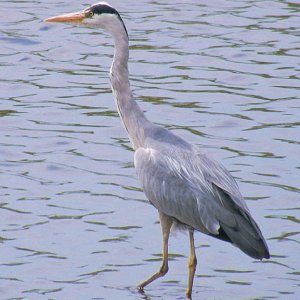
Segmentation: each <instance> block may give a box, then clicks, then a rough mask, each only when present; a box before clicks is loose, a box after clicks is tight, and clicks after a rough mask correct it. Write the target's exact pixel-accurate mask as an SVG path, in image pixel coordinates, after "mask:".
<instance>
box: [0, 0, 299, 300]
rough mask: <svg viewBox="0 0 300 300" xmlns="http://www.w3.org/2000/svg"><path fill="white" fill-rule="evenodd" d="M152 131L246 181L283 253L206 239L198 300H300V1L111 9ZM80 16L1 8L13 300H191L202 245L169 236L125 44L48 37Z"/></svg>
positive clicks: (0, 121)
mask: <svg viewBox="0 0 300 300" xmlns="http://www.w3.org/2000/svg"><path fill="white" fill-rule="evenodd" d="M111 4H113V5H114V6H115V7H116V8H117V9H118V10H119V11H120V12H121V14H122V16H123V18H124V21H125V23H126V25H127V28H128V32H129V34H130V40H131V41H130V43H131V52H130V72H131V83H132V89H133V92H134V94H135V96H136V97H137V98H138V99H139V103H140V105H141V106H142V108H143V109H144V110H145V111H146V112H147V116H148V117H149V119H151V120H152V121H154V122H156V123H159V124H161V125H163V126H165V127H167V128H169V129H170V130H173V131H174V132H176V133H178V134H180V135H181V136H183V137H184V138H186V139H187V140H189V141H192V142H194V143H196V144H199V145H202V147H204V148H206V150H207V151H208V152H210V153H211V154H212V155H214V157H215V158H217V159H218V160H222V162H223V164H224V165H225V166H226V167H227V168H228V169H229V170H230V171H231V172H232V174H233V175H234V176H235V178H236V179H237V181H238V183H239V186H240V189H241V191H242V194H243V195H245V198H246V200H247V204H248V206H249V207H250V210H251V211H252V214H253V216H254V217H255V219H256V220H257V222H258V223H259V225H260V227H261V229H262V231H263V233H264V235H265V237H266V239H267V242H268V245H269V247H270V250H271V253H272V258H271V259H270V260H268V261H263V262H259V261H255V260H253V259H251V258H248V257H247V256H245V255H244V254H243V253H241V252H240V251H239V250H238V249H235V248H234V247H232V246H231V245H229V244H227V243H223V242H220V241H217V240H214V239H212V238H209V237H207V236H204V235H202V234H197V235H196V245H197V254H198V269H197V272H196V279H195V284H194V299H298V298H299V295H300V287H299V285H300V277H299V274H300V263H299V253H300V247H299V242H300V239H299V233H300V229H299V222H300V206H299V176H300V174H299V168H300V165H299V143H300V140H299V125H300V122H299V113H300V111H299V108H300V104H299V103H300V102H299V74H300V67H299V62H300V48H299V36H300V31H299V22H300V18H299V13H300V4H299V3H298V2H297V1H294V2H287V1H217V2H216V1H184V3H182V2H181V1H178V0H177V1H170V2H169V1H160V2H158V1H149V0H142V1H139V2H138V4H137V3H136V1H132V0H130V1H111ZM81 8H83V6H81V4H79V3H78V1H67V2H66V1H65V2H64V1H52V2H51V3H50V2H49V3H48V2H47V3H46V2H45V3H44V2H38V1H10V2H7V1H6V2H4V1H2V2H1V13H0V14H1V18H0V22H1V35H0V43H1V55H0V65H1V75H0V76H1V102H0V103H1V106H0V117H1V118H0V130H1V140H0V155H1V156H0V157H1V163H0V184H1V204H0V207H1V210H0V224H1V234H0V242H1V247H0V282H1V284H0V293H1V299H184V294H185V288H186V282H187V267H186V264H187V257H188V254H189V249H188V237H187V235H184V234H181V233H178V234H176V236H174V237H172V238H171V240H170V252H171V253H172V258H171V261H170V271H169V273H168V274H167V275H166V277H164V278H163V279H161V280H158V281H157V282H155V283H153V284H152V285H150V286H149V287H148V288H147V289H146V294H145V295H140V294H139V293H137V291H136V289H135V286H136V285H137V283H138V282H140V281H141V280H142V279H145V278H146V277H148V276H149V275H151V274H152V273H153V272H154V271H156V270H157V269H158V268H159V265H160V262H159V261H160V258H161V236H160V228H159V224H158V217H157V213H156V211H155V209H154V208H153V207H152V206H150V205H148V203H147V201H146V199H145V196H144V194H143V193H142V191H141V189H140V185H139V183H138V181H137V179H136V176H135V171H134V168H133V163H132V161H133V152H132V150H131V148H130V144H129V140H128V138H127V136H126V133H125V131H124V129H123V128H122V126H121V123H120V120H119V118H118V116H117V114H116V111H115V106H114V103H113V101H112V95H111V91H110V86H109V80H108V70H109V66H110V62H111V58H112V52H113V46H112V43H111V38H110V37H109V36H108V35H106V34H102V32H100V31H99V30H93V29H86V28H79V27H73V26H68V25H61V24H60V25H57V24H56V25H53V24H45V23H43V22H42V20H43V19H44V18H46V17H50V16H53V15H56V14H60V13H65V12H72V11H77V10H79V9H81Z"/></svg>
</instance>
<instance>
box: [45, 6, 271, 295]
mask: <svg viewBox="0 0 300 300" xmlns="http://www.w3.org/2000/svg"><path fill="white" fill-rule="evenodd" d="M45 21H47V22H63V23H73V24H79V25H84V26H88V27H94V28H103V29H105V30H107V31H108V32H109V33H110V34H111V35H112V37H113V41H114V46H115V50H114V57H113V62H112V65H111V68H110V80H111V86H112V92H113V96H114V100H115V102H116V106H117V110H118V112H119V115H120V118H121V120H122V122H123V125H124V127H125V129H126V131H127V133H128V135H129V139H130V142H131V144H132V147H133V149H134V151H135V153H134V165H135V168H136V172H137V176H138V179H139V180H140V182H141V186H142V188H143V191H144V193H145V194H146V197H147V198H148V200H149V201H150V203H151V204H152V205H153V206H154V207H155V208H156V209H157V210H158V212H159V218H160V224H161V229H162V236H163V256H162V265H161V267H160V269H159V271H158V272H156V273H154V274H153V275H152V276H151V277H149V278H148V279H146V280H145V281H143V282H142V283H140V284H139V286H138V288H139V290H140V291H143V290H144V287H145V286H146V285H148V284H149V283H151V282H152V281H154V280H156V279H157V278H159V277H162V276H164V275H165V274H166V273H167V272H168V240H169V234H170V230H171V228H172V227H175V226H180V227H182V228H184V229H186V230H187V231H188V232H189V238H190V257H189V263H188V267H189V276H188V286H187V291H186V296H187V298H191V294H192V287H193V280H194V275H195V271H196V265H197V258H196V252H195V244H194V231H195V230H196V231H200V232H202V233H204V234H207V235H209V236H212V237H215V238H218V239H221V240H223V241H227V242H230V243H232V244H233V245H235V246H236V247H238V248H239V249H241V250H242V251H243V252H244V253H246V254H247V255H249V256H250V257H252V258H255V259H263V258H269V257H270V254H269V250H268V246H267V244H266V242H265V240H264V237H263V235H262V233H261V231H260V229H259V227H258V225H257V224H256V222H255V221H254V219H253V218H252V216H251V214H250V211H249V209H248V207H247V205H246V203H245V201H244V199H243V197H242V195H241V193H240V191H239V188H238V186H237V183H236V181H235V180H234V178H233V177H232V176H231V174H230V173H229V172H228V171H227V170H226V169H225V168H224V167H223V165H222V164H220V163H219V162H217V161H215V160H214V159H213V158H211V157H210V156H209V155H207V154H205V153H203V152H202V150H200V149H199V147H197V146H195V145H192V144H190V143H188V142H186V141H185V140H184V139H182V138H181V137H179V136H177V135H175V134H174V133H172V132H170V131H168V130H167V129H165V128H163V127H160V126H158V125H155V124H153V123H151V122H150V121H149V120H148V119H147V118H146V116H145V115H144V113H143V112H142V110H141V109H140V107H139V105H138V104H137V102H136V101H135V100H134V98H133V96H132V92H131V89H130V83H129V73H128V56H129V40H128V33H127V30H126V27H125V25H124V22H123V20H122V18H121V16H120V14H119V13H118V12H117V10H115V9H114V8H113V7H111V6H110V5H109V4H107V3H105V2H100V3H97V4H94V5H92V6H90V7H88V8H86V9H84V10H82V11H79V12H75V13H69V14H64V15H59V16H56V17H52V18H49V19H46V20H45Z"/></svg>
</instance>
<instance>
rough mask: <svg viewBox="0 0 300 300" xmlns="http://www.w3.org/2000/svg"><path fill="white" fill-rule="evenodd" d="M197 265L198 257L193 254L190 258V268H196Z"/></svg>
mask: <svg viewBox="0 0 300 300" xmlns="http://www.w3.org/2000/svg"><path fill="white" fill-rule="evenodd" d="M195 266H197V258H196V256H191V258H190V259H189V268H194V267H195Z"/></svg>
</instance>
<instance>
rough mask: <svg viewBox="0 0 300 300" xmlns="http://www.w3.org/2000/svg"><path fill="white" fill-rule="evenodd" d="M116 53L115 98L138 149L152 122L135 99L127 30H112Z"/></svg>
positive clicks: (113, 77) (113, 70)
mask: <svg viewBox="0 0 300 300" xmlns="http://www.w3.org/2000/svg"><path fill="white" fill-rule="evenodd" d="M112 35H113V38H114V43H115V53H114V59H113V63H112V65H111V69H110V80H111V85H112V91H113V95H114V99H115V102H116V105H117V108H118V112H119V115H120V117H121V119H122V122H123V124H124V127H125V129H126V131H127V132H128V135H129V138H130V141H131V144H132V146H133V148H134V149H137V148H139V147H141V146H143V144H144V133H145V130H146V126H147V125H149V124H151V123H150V122H149V121H148V120H147V119H146V117H145V115H144V113H143V112H142V110H141V109H140V107H139V106H138V104H137V103H136V101H135V100H134V99H133V96H132V92H131V89H130V83H129V73H128V56H129V49H128V37H127V34H126V32H125V30H123V28H122V30H118V31H117V32H112Z"/></svg>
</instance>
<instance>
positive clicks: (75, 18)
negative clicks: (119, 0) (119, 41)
mask: <svg viewBox="0 0 300 300" xmlns="http://www.w3.org/2000/svg"><path fill="white" fill-rule="evenodd" d="M45 22H56V23H69V24H77V25H83V26H88V27H98V28H104V29H107V30H108V31H113V30H114V28H115V27H119V26H120V24H121V25H122V27H123V28H124V29H125V32H126V34H127V30H126V28H125V25H124V23H123V20H122V18H121V16H120V14H119V13H118V12H117V11H116V10H115V9H114V8H113V7H111V6H110V5H109V4H108V3H106V2H99V3H96V4H94V5H92V6H90V7H88V8H86V9H84V10H82V11H79V12H74V13H68V14H63V15H59V16H55V17H52V18H48V19H46V20H45Z"/></svg>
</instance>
